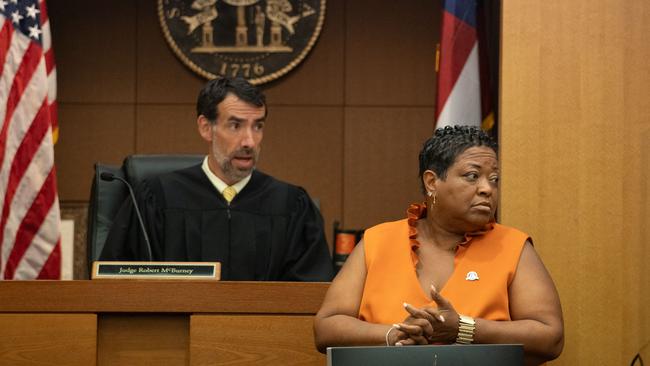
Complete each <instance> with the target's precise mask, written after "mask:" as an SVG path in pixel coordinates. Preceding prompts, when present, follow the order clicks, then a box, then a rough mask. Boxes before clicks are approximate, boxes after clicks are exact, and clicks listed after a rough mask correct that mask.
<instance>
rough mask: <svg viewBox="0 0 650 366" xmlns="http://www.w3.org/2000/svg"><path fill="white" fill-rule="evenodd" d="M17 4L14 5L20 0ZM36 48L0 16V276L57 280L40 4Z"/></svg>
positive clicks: (52, 93)
mask: <svg viewBox="0 0 650 366" xmlns="http://www.w3.org/2000/svg"><path fill="white" fill-rule="evenodd" d="M19 4H20V2H19ZM39 10H40V19H41V22H42V25H41V26H42V28H41V29H42V32H43V33H42V40H43V42H42V46H41V43H40V42H37V41H35V40H34V39H32V38H31V37H30V36H29V35H27V34H25V33H23V32H21V31H20V30H19V29H17V27H14V25H15V24H16V23H15V22H12V19H11V18H6V17H4V16H0V22H1V26H0V73H1V74H0V123H2V125H1V126H0V278H2V279H36V278H52V279H57V278H59V277H60V273H61V252H60V230H59V227H60V211H59V202H58V196H57V190H56V172H55V168H54V139H53V128H55V129H56V118H55V115H53V113H55V112H56V72H55V70H56V68H55V65H54V56H53V54H52V47H51V38H50V34H49V21H48V19H47V13H46V11H45V3H44V1H41V3H40V9H39Z"/></svg>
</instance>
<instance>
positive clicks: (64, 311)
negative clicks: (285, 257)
mask: <svg viewBox="0 0 650 366" xmlns="http://www.w3.org/2000/svg"><path fill="white" fill-rule="evenodd" d="M328 286H329V283H297V282H296V283H294V282H292V283H288V282H222V281H217V282H215V281H197V282H194V281H172V280H170V281H166V280H165V281H150V280H149V281H145V280H95V281H4V282H1V281H0V364H2V365H5V364H7V365H23V364H24V365H40V364H43V365H45V364H57V365H93V364H97V365H112V364H124V365H126V364H128V365H149V364H156V365H219V364H230V365H254V364H260V365H261V364H264V365H274V364H277V365H281V364H287V365H289V364H292V365H323V364H324V362H325V358H324V357H323V356H322V355H320V354H318V353H317V352H316V350H315V347H314V344H313V333H312V319H313V315H314V314H315V313H316V312H317V311H318V309H319V307H320V305H321V302H322V300H323V298H324V296H325V292H326V291H327V288H328ZM17 350H19V351H17ZM26 355H27V356H26Z"/></svg>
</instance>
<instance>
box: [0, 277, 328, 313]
mask: <svg viewBox="0 0 650 366" xmlns="http://www.w3.org/2000/svg"><path fill="white" fill-rule="evenodd" d="M328 286H329V283H323V282H319V283H307V282H226V281H197V282H194V281H159V280H153V281H152V280H148V281H145V280H94V281H3V282H0V312H5V313H6V312H21V313H24V312H37V313H78V312H93V313H98V312H147V313H155V312H164V313H215V312H218V313H255V314H259V313H266V314H268V313H290V314H312V315H313V314H315V313H316V312H317V311H318V308H319V307H320V305H321V302H322V301H323V298H324V297H325V292H326V291H327V288H328Z"/></svg>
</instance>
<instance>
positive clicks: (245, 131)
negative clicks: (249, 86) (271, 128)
mask: <svg viewBox="0 0 650 366" xmlns="http://www.w3.org/2000/svg"><path fill="white" fill-rule="evenodd" d="M217 111H218V115H217V121H216V123H210V121H207V119H206V118H205V117H203V116H200V117H199V121H198V123H199V131H200V133H201V136H203V138H204V139H205V140H207V141H208V142H210V154H209V156H208V164H209V166H210V169H211V170H212V172H213V173H214V174H215V175H216V176H218V177H219V178H221V179H222V180H223V181H224V182H226V183H227V184H229V185H232V184H234V183H237V182H238V181H240V180H242V179H243V178H244V177H246V176H247V175H249V174H251V172H252V171H253V169H254V168H255V165H256V163H257V159H258V157H259V153H260V148H261V145H260V144H261V142H262V136H263V128H264V119H265V116H266V113H265V112H266V107H264V106H262V107H257V106H255V105H252V104H250V103H248V102H245V101H243V100H241V99H239V98H238V97H237V96H235V95H233V94H228V95H227V96H226V98H225V99H224V100H223V101H222V102H221V103H219V105H218V106H217Z"/></svg>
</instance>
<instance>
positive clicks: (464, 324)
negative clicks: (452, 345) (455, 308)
mask: <svg viewBox="0 0 650 366" xmlns="http://www.w3.org/2000/svg"><path fill="white" fill-rule="evenodd" d="M458 317H459V319H458V337H456V343H460V344H471V343H472V342H474V329H475V328H476V322H475V321H474V318H472V317H471V316H467V315H461V314H458Z"/></svg>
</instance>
